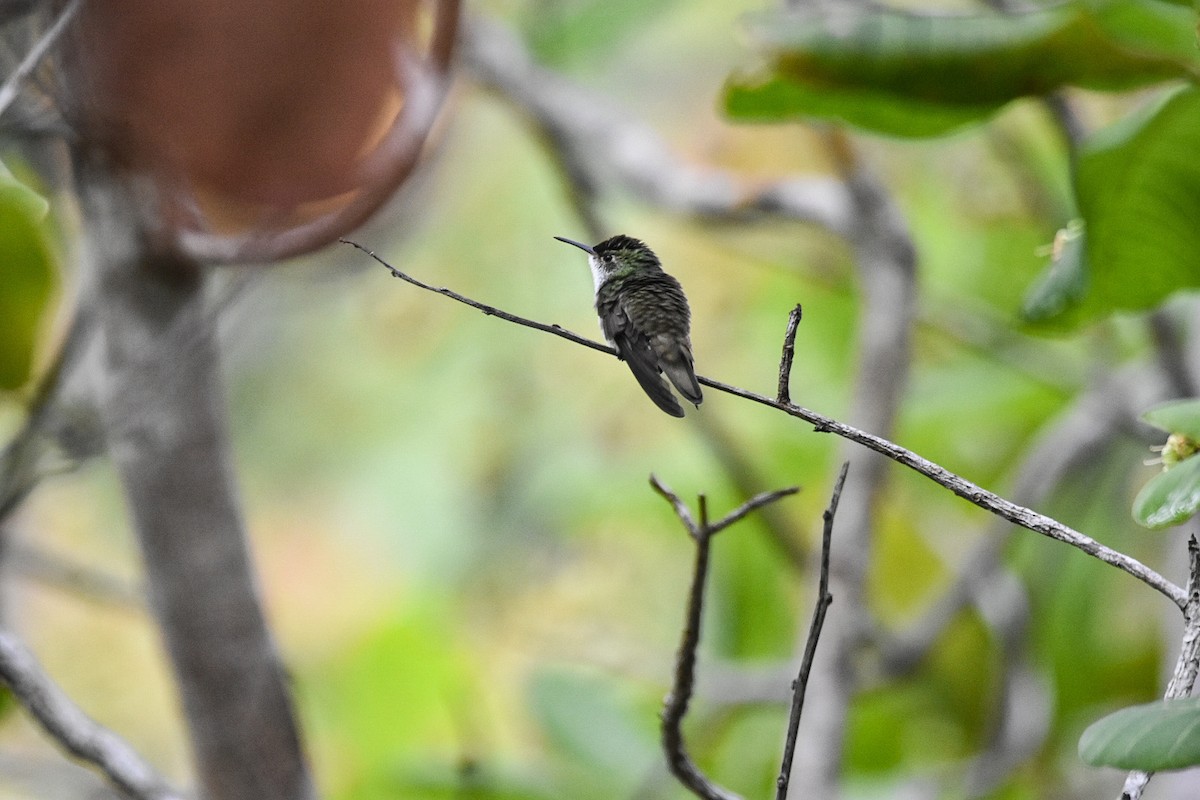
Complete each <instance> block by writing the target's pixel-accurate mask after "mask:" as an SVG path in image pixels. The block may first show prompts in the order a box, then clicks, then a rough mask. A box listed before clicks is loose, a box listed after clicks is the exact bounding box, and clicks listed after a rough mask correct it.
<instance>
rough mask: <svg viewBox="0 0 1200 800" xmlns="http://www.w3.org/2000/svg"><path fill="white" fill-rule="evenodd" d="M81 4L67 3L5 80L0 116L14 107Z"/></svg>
mask: <svg viewBox="0 0 1200 800" xmlns="http://www.w3.org/2000/svg"><path fill="white" fill-rule="evenodd" d="M81 4H82V0H71V2H69V3H67V5H66V7H65V8H63V10H62V13H61V14H59V15H58V19H56V20H54V24H53V25H51V26H50V28H49V29H48V30H47V31H46V32H45V33H44V34H42V37H41V38H40V39H38V40H37V41H36V42H34V44H33V47H31V48H29V52H28V53H26V54H25V57H24V58H23V59H21V63H20V64H18V65H17V68H16V69H14V70H13V71H12V74H11V75H9V76H8V78H6V79H5V81H4V85H3V86H0V115H3V114H4V112H5V111H7V110H8V107H9V106H10V105H12V102H13V100H16V99H17V93H18V92H20V90H21V84H22V83H24V82H25V81H26V80H27V79H28V78H29V76H30V75H32V74H33V71H34V70H35V69H37V67H38V64H40V63H42V59H43V58H45V57H46V53H48V52H49V51H50V48H51V47H52V46H53V45H54V43H55V42H56V41H58V37H59V36H61V35H62V32H63V31H64V30H66V27H67V25H68V24H69V23H70V22H71V20H72V19H74V18H75V14H76V12H78V11H79V6H80V5H81Z"/></svg>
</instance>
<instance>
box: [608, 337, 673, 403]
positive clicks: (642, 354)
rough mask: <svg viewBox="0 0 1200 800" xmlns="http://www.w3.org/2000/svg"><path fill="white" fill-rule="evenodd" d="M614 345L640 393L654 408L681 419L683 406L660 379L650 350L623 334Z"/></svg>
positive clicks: (660, 376)
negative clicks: (649, 400)
mask: <svg viewBox="0 0 1200 800" xmlns="http://www.w3.org/2000/svg"><path fill="white" fill-rule="evenodd" d="M616 345H617V352H619V353H620V354H621V357H622V358H623V359H624V360H625V363H626V364H628V365H629V371H630V372H632V373H633V377H635V378H637V382H638V385H639V386H641V387H642V391H644V392H645V393H646V394H647V395H648V396H649V397H650V399H651V400H653V401H654V404H655V405H656V406H658V407H659V408H661V409H662V410H663V411H665V412H667V413H668V414H670V415H671V416H672V417H682V416H683V406H681V405H679V401H678V400H676V399H675V395H673V394H671V389H670V387H669V386H667V382H666V381H664V380H663V379H662V373H661V371H660V370H659V367H658V359H656V358H655V357H654V353H653V352H652V351H651V350H650V348H649V347H647V346H646V345H645V344H644V343H643V344H642V346H641V347H638V346H636V345H635V344H634V342H633V341H631V340H630V339H629V337H628V336H626V335H625V334H624V332H622V333H620V334H618V335H617V337H616Z"/></svg>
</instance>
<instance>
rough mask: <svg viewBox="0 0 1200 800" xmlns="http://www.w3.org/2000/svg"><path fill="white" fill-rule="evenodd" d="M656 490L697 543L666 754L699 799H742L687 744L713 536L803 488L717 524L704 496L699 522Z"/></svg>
mask: <svg viewBox="0 0 1200 800" xmlns="http://www.w3.org/2000/svg"><path fill="white" fill-rule="evenodd" d="M650 485H651V486H653V487H654V490H655V491H656V492H658V493H659V494H660V495H662V496H663V497H664V498H665V499H666V500H667V502H669V503H670V504H671V507H672V508H673V509H675V516H677V517H679V521H680V522H681V523H683V526H684V528H686V529H687V532H688V535H689V536H691V537H692V540H693V541H695V543H696V563H695V566H694V568H693V570H692V586H691V591H690V592H689V593H688V604H687V614H686V622H685V624H684V628H683V638H682V640H681V641H680V643H679V653H678V655H677V657H676V659H675V679H674V681H673V682H672V685H671V692H670V694H668V695H667V699H666V700H665V701H664V702H663V711H662V722H663V730H662V744H663V752H664V753H665V754H666V758H667V766H668V767H669V768H670V770H671V773H672V774H673V775H674V776H675V777H676V778H678V779H679V781H680V782H681V783H682V784H683V785H684V786H686V787H687V788H688V789H689V790H691V791H692V792H693V793H694V794H695V795H696V796H698V797H701V798H704V800H740V798H739V797H738V795H736V794H733V793H732V792H730V791H729V790H727V789H724V788H722V787H720V786H718V785H717V784H715V783H713V782H712V781H711V780H709V779H708V777H707V776H706V775H705V774H704V773H703V772H701V770H700V768H699V767H698V766H696V763H695V762H694V761H692V758H691V756H689V755H688V753H687V748H686V746H685V744H684V741H683V718H684V717H685V716H686V715H687V710H688V704H689V703H690V702H691V699H692V692H693V689H694V687H695V684H696V650H697V648H698V647H699V645H700V618H701V613H702V612H703V610H704V586H705V582H706V580H707V578H708V561H709V545H710V543H711V542H712V537H713V536H715V535H717V534H718V533H719V532H721V531H722V530H724V529H725V528H728V527H729V526H730V525H732V524H733V523H735V522H737V521H738V520H740V519H742V518H743V517H745V516H746V515H747V514H749V513H750V512H751V511H753V510H755V509H756V508H761V507H762V506H764V505H766V504H768V503H773V502H775V501H776V500H778V499H780V498H782V497H787V496H788V495H790V494H795V493H796V492H798V491H800V489H799V487H795V486H792V487H789V488H787V489H779V490H777V491H774V492H764V493H762V494H759V495H755V496H754V497H752V498H750V499H749V500H747V501H746V502H745V503H743V504H742V505H740V506H738V507H737V508H736V509H734V510H733V511H731V512H730V513H728V514H726V515H725V516H724V517H722V518H721V519H720V520H718V521H717V522H715V523H710V522H709V521H708V501H707V498H705V496H704V495H700V502H699V505H700V520H699V522H697V521H696V519H695V518H694V517H693V516H692V513H691V511H690V510H689V509H688V507H687V504H685V503H684V502H683V501H682V500H680V499H679V496H678V495H676V494H675V493H674V492H672V491H671V490H670V489H669V488H667V487H666V486H665V485H664V484H663V483H662V482H661V481H659V480H658V478H656V477H655V476H653V475H651V476H650Z"/></svg>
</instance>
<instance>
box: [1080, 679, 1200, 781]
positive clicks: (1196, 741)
mask: <svg viewBox="0 0 1200 800" xmlns="http://www.w3.org/2000/svg"><path fill="white" fill-rule="evenodd" d="M1079 756H1080V758H1082V759H1083V760H1084V761H1086V762H1087V763H1089V764H1092V765H1093V766H1108V767H1117V768H1119V769H1140V770H1146V771H1148V772H1156V771H1158V770H1164V769H1183V768H1185V767H1192V766H1195V765H1197V764H1200V697H1191V698H1187V699H1183V700H1161V701H1159V702H1156V703H1147V704H1145V705H1140V706H1131V707H1130V708H1123V709H1121V710H1120V711H1117V712H1114V713H1112V714H1109V715H1108V716H1107V717H1104V718H1103V719H1101V720H1098V721H1097V722H1094V723H1092V724H1091V725H1090V726H1089V727H1088V729H1087V730H1085V731H1084V732H1083V736H1081V737H1080V738H1079Z"/></svg>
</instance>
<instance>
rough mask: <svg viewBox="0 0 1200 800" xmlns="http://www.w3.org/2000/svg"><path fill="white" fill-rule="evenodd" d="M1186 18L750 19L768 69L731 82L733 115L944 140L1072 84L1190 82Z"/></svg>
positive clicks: (849, 11) (1151, 10)
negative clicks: (824, 120) (816, 121)
mask: <svg viewBox="0 0 1200 800" xmlns="http://www.w3.org/2000/svg"><path fill="white" fill-rule="evenodd" d="M1188 19H1189V15H1187V13H1186V12H1185V11H1184V10H1183V9H1178V8H1173V7H1170V6H1162V5H1161V4H1158V3H1155V2H1153V0H1114V1H1113V2H1110V3H1103V4H1099V5H1095V4H1090V3H1083V2H1075V3H1064V4H1060V5H1057V6H1053V7H1049V8H1040V9H1033V10H1029V11H1025V12H1021V13H1013V14H996V13H978V14H958V15H942V16H933V15H928V14H911V13H905V12H901V11H897V10H893V9H882V8H874V9H862V8H842V9H837V10H833V11H831V10H823V11H784V12H767V13H762V14H758V15H754V16H752V17H750V18H748V20H747V22H746V29H747V31H748V33H749V36H750V38H751V41H752V43H753V45H754V46H755V48H756V49H757V50H758V51H759V52H760V53H761V54H762V55H763V56H764V57H765V59H766V66H765V68H763V69H761V70H759V71H758V72H755V73H742V74H738V75H735V76H733V77H732V78H731V79H730V80H729V82H728V83H727V85H726V88H725V108H726V111H727V112H728V113H729V114H730V115H731V116H734V117H737V118H741V119H757V120H780V119H787V118H793V117H804V116H818V117H829V118H835V119H840V120H843V121H846V122H849V123H851V124H855V125H859V126H862V127H866V128H870V129H872V130H876V131H880V132H883V133H889V134H895V135H905V136H930V135H936V134H940V133H946V132H948V131H951V130H954V129H955V128H958V127H961V126H963V125H965V124H968V123H970V122H974V121H978V120H982V119H984V118H986V117H987V116H988V115H989V114H991V113H993V112H994V111H996V110H997V109H999V108H1000V107H1001V106H1003V105H1004V104H1005V103H1007V102H1009V101H1011V100H1014V99H1016V98H1018V97H1023V96H1029V95H1040V94H1045V93H1047V92H1050V91H1053V90H1054V89H1057V88H1059V87H1061V86H1064V85H1075V86H1084V87H1088V88H1093V89H1126V88H1131V87H1134V86H1140V85H1144V84H1147V83H1154V82H1157V81H1162V80H1165V79H1169V78H1173V77H1181V76H1184V75H1187V74H1188V73H1189V70H1190V69H1191V68H1192V67H1193V65H1194V63H1195V61H1196V53H1195V50H1194V49H1190V50H1187V49H1184V48H1183V47H1182V46H1181V45H1180V42H1181V40H1182V37H1183V36H1184V33H1183V32H1186V31H1188V30H1189V27H1188Z"/></svg>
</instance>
